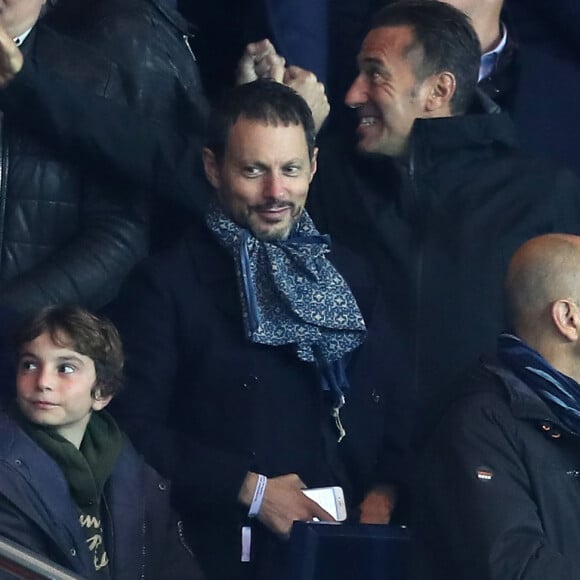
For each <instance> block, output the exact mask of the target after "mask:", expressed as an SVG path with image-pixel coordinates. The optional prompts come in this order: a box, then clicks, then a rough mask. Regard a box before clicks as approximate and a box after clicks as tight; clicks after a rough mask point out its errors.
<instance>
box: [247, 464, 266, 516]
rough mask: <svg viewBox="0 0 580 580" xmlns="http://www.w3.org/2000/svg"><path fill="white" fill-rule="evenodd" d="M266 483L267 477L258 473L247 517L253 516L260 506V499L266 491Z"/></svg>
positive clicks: (256, 513)
mask: <svg viewBox="0 0 580 580" xmlns="http://www.w3.org/2000/svg"><path fill="white" fill-rule="evenodd" d="M266 483H268V478H267V477H266V476H265V475H262V474H260V473H259V474H258V483H256V489H255V490H254V497H253V498H252V503H251V504H250V509H249V510H248V517H249V518H255V517H256V516H257V515H258V512H259V511H260V508H261V507H262V501H263V499H264V492H265V491H266Z"/></svg>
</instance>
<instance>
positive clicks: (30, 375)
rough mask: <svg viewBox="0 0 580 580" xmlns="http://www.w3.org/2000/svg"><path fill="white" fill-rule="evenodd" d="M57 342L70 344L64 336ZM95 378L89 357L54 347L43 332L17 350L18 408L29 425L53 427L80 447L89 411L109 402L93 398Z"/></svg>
mask: <svg viewBox="0 0 580 580" xmlns="http://www.w3.org/2000/svg"><path fill="white" fill-rule="evenodd" d="M58 341H59V342H61V343H62V344H67V343H69V342H70V341H69V340H68V337H67V336H66V334H60V335H59V336H58ZM96 379H97V377H96V373H95V365H94V363H93V360H92V359H91V358H89V357H87V356H84V355H82V354H79V353H78V352H75V351H74V350H71V349H70V348H68V347H66V346H65V347H63V346H59V345H58V344H55V343H54V342H53V340H52V339H51V337H50V334H49V333H48V332H45V333H43V334H41V335H40V336H38V337H36V338H35V339H34V340H32V341H31V342H28V343H26V344H23V345H22V347H21V349H20V354H19V360H18V371H17V374H16V400H17V403H18V407H19V408H20V411H21V412H22V414H23V415H24V416H25V417H26V418H27V419H28V420H29V421H31V422H32V423H36V424H37V425H45V426H47V427H54V428H55V430H56V432H57V433H59V434H60V435H61V436H62V437H64V438H65V439H68V440H69V441H70V442H71V443H73V444H74V445H76V446H77V447H79V446H80V443H81V441H82V438H83V436H84V433H85V429H86V427H87V424H88V422H89V419H90V417H91V412H92V411H99V410H101V409H104V408H105V407H106V406H107V404H108V403H109V401H110V400H111V397H104V398H95V396H93V391H94V388H95V384H96Z"/></svg>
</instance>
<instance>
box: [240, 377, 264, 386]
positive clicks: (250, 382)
mask: <svg viewBox="0 0 580 580" xmlns="http://www.w3.org/2000/svg"><path fill="white" fill-rule="evenodd" d="M259 381H260V379H259V378H258V377H257V376H256V375H250V376H249V377H247V378H246V380H245V381H244V382H243V383H242V385H243V387H244V389H251V388H252V387H253V386H255V385H257V384H258V382H259Z"/></svg>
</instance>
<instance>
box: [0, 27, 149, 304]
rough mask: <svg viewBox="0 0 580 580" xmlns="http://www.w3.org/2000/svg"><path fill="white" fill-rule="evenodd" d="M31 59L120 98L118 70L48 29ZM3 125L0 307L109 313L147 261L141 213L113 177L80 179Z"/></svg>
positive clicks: (34, 41) (6, 119)
mask: <svg viewBox="0 0 580 580" xmlns="http://www.w3.org/2000/svg"><path fill="white" fill-rule="evenodd" d="M22 49H23V51H24V53H25V55H26V57H27V58H31V59H33V60H34V61H35V62H36V64H37V66H38V67H39V68H42V69H45V70H51V71H55V72H57V73H59V74H60V75H62V76H65V77H66V78H69V79H71V80H74V81H75V82H77V83H80V84H82V85H83V86H84V87H85V88H88V89H90V90H91V91H93V92H95V93H97V94H100V95H103V96H111V97H118V98H120V95H121V92H120V84H119V82H118V79H117V80H116V78H115V69H114V66H113V65H111V63H109V62H108V61H106V60H104V59H101V58H100V57H98V56H97V55H94V54H93V53H91V52H90V50H86V49H84V47H82V46H81V45H78V43H76V42H73V41H71V40H69V39H66V38H65V37H62V36H60V35H58V34H57V33H55V31H54V30H52V29H51V28H49V27H47V26H45V25H44V24H42V23H41V24H38V25H37V26H36V27H35V28H34V29H33V31H32V32H31V33H30V35H29V36H28V37H27V38H26V40H25V41H24V44H23V47H22ZM0 123H1V124H0V126H1V137H2V138H1V143H0V163H1V171H0V304H3V305H6V306H8V307H11V308H13V309H15V310H17V311H19V312H29V311H33V310H35V309H37V308H39V307H41V306H43V305H46V304H50V303H56V302H60V303H62V302H68V303H78V304H81V305H83V306H86V307H89V308H93V309H96V308H100V307H101V306H103V305H105V304H106V303H107V302H109V301H110V300H111V299H112V298H113V297H114V295H115V294H116V291H117V288H118V286H119V285H120V283H121V281H122V279H123V278H124V276H125V275H126V274H127V273H128V271H129V270H130V269H131V268H132V267H133V266H134V265H135V263H136V262H137V261H138V260H139V259H140V258H142V257H143V256H144V255H145V253H146V247H147V239H146V223H145V220H144V218H143V216H142V215H141V212H140V210H139V208H138V207H137V206H136V204H135V203H134V202H132V201H126V202H121V201H119V200H120V199H122V198H121V196H120V195H119V194H118V193H114V191H113V190H115V189H117V188H118V187H119V184H118V183H115V184H113V182H112V180H111V179H110V178H109V177H108V176H107V175H106V174H103V173H101V172H99V171H94V172H93V171H85V170H83V171H81V170H80V169H78V168H77V167H76V166H75V165H73V164H72V163H71V162H69V161H68V160H65V159H64V158H63V155H62V154H61V153H60V152H59V151H58V150H56V148H54V147H53V146H51V144H50V142H47V143H46V144H40V142H38V141H37V140H35V139H34V138H33V137H32V136H31V135H30V134H29V132H28V131H27V130H26V129H25V128H24V127H23V126H22V125H19V124H18V122H17V121H16V120H15V119H14V118H13V117H11V116H10V114H4V115H3V117H2V119H1V121H0ZM95 169H97V168H95ZM125 197H129V196H125Z"/></svg>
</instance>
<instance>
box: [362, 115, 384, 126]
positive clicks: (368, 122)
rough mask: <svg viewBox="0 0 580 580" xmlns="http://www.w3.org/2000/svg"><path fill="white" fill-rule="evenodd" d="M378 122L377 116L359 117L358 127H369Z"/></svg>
mask: <svg viewBox="0 0 580 580" xmlns="http://www.w3.org/2000/svg"><path fill="white" fill-rule="evenodd" d="M378 122H379V120H378V119H377V117H361V118H360V119H359V127H370V126H372V125H376V124H377V123H378Z"/></svg>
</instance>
